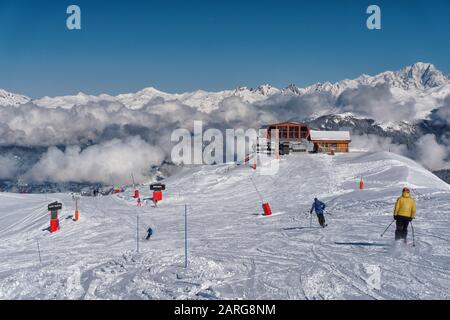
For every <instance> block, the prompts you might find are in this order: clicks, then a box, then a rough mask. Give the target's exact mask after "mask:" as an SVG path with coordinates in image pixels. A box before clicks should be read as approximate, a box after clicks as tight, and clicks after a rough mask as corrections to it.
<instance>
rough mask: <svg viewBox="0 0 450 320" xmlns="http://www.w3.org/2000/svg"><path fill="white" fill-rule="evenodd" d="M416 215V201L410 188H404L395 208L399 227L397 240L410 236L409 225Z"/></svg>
mask: <svg viewBox="0 0 450 320" xmlns="http://www.w3.org/2000/svg"><path fill="white" fill-rule="evenodd" d="M415 217H416V202H415V201H414V199H413V198H412V197H411V195H410V192H409V189H408V188H403V191H402V196H401V197H399V198H398V199H397V202H396V203H395V208H394V220H395V221H396V225H397V228H396V230H395V240H402V239H403V240H404V241H405V242H406V237H407V236H408V225H409V223H410V222H411V221H412V220H413V219H414V218H415Z"/></svg>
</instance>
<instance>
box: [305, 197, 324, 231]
mask: <svg viewBox="0 0 450 320" xmlns="http://www.w3.org/2000/svg"><path fill="white" fill-rule="evenodd" d="M325 208H326V205H325V203H323V202H322V201H320V200H319V199H317V198H314V202H313V204H312V207H311V210H310V212H309V214H312V213H313V211H316V214H317V219H319V224H320V226H321V227H322V228H325V227H326V226H327V224H325V217H324V215H323V214H324V210H325Z"/></svg>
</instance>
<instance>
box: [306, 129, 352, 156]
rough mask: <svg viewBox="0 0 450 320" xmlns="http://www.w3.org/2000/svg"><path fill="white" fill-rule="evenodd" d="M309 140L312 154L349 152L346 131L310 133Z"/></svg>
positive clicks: (349, 140) (348, 138)
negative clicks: (312, 147)
mask: <svg viewBox="0 0 450 320" xmlns="http://www.w3.org/2000/svg"><path fill="white" fill-rule="evenodd" d="M309 140H310V141H311V142H312V143H313V144H314V149H313V150H314V152H323V153H334V152H349V145H350V142H351V139H350V133H349V132H348V131H311V134H310V138H309Z"/></svg>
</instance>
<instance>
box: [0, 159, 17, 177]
mask: <svg viewBox="0 0 450 320" xmlns="http://www.w3.org/2000/svg"><path fill="white" fill-rule="evenodd" d="M18 170H19V163H18V161H17V159H15V158H14V157H13V156H1V155H0V179H13V178H15V176H16V175H17V172H18Z"/></svg>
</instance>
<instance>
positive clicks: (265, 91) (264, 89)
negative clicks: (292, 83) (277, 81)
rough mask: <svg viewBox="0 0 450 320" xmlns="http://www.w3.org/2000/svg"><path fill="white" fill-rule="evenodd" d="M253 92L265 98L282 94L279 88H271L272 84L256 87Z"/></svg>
mask: <svg viewBox="0 0 450 320" xmlns="http://www.w3.org/2000/svg"><path fill="white" fill-rule="evenodd" d="M251 91H252V92H254V93H259V94H262V95H263V96H271V95H274V94H277V93H280V92H281V91H280V89H277V88H275V87H273V86H271V85H270V84H263V85H260V86H258V87H256V88H255V89H252V90H251Z"/></svg>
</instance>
